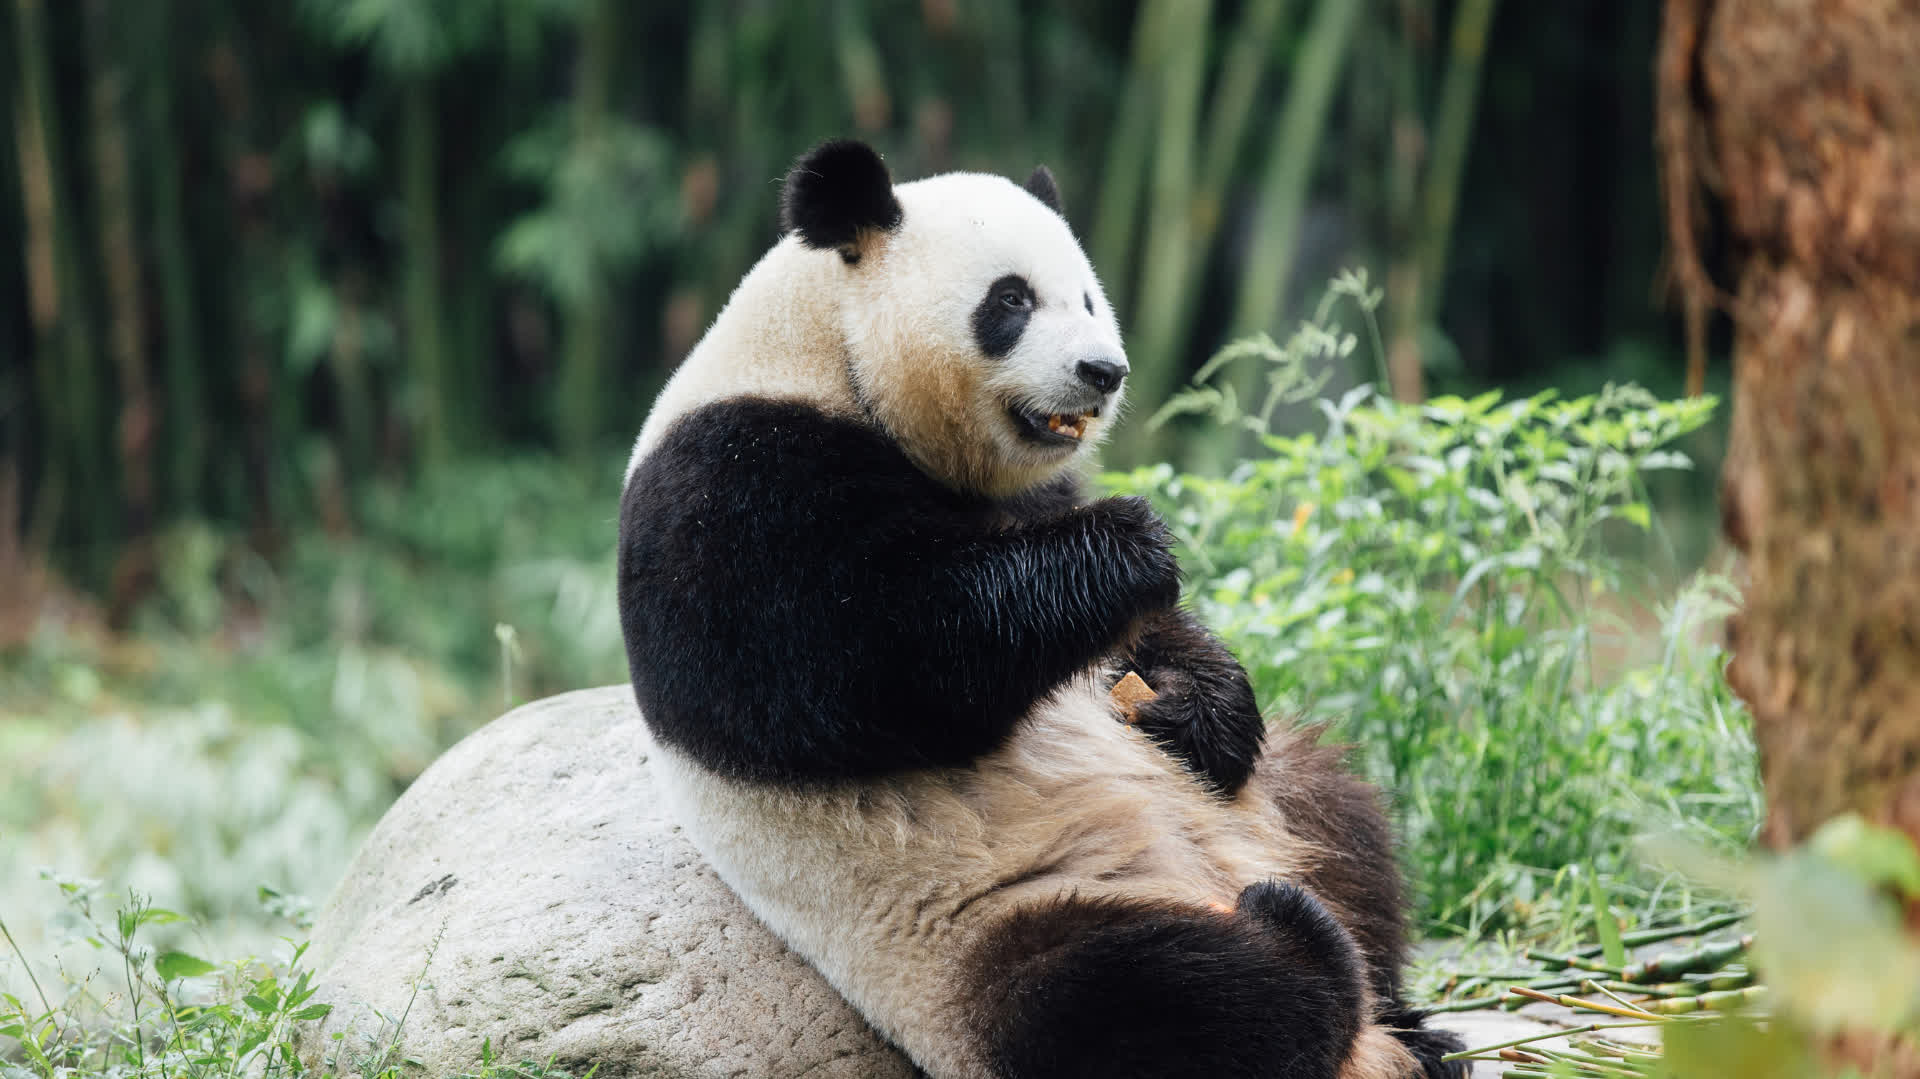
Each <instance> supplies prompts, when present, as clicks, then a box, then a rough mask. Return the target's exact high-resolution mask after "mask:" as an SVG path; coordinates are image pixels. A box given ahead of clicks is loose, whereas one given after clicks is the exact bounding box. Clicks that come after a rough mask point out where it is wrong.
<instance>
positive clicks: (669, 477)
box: [619, 399, 1179, 783]
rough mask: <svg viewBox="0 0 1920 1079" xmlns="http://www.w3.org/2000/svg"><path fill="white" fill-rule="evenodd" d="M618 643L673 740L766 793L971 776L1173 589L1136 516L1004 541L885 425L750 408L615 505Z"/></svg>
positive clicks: (657, 458) (633, 485) (1102, 514)
mask: <svg viewBox="0 0 1920 1079" xmlns="http://www.w3.org/2000/svg"><path fill="white" fill-rule="evenodd" d="M620 537H621V538H620V552H619V593H620V595H619V600H620V617H621V627H622V629H623V631H624V635H625V637H626V643H627V654H628V661H629V667H630V670H631V673H632V676H633V685H634V693H635V696H636V698H637V700H638V702H639V705H640V708H641V711H642V714H644V715H645V716H646V718H647V723H648V726H649V727H650V728H651V729H652V730H653V732H654V734H655V736H656V737H659V738H660V739H662V740H663V741H666V742H668V743H670V744H672V745H674V746H676V747H678V748H680V749H681V750H682V751H683V752H686V753H687V754H688V755H690V756H692V757H693V758H694V759H696V760H698V761H700V762H701V763H702V764H704V765H706V766H707V767H709V768H712V769H714V770H715V771H718V772H722V773H725V774H728V775H734V776H742V777H748V778H753V779H758V780H763V781H770V782H802V783H804V782H814V781H830V780H841V779H853V778H862V777H872V776H877V775H883V774H886V773H891V772H897V771H901V770H905V769H912V768H926V767H938V766H952V765H963V764H967V763H969V762H971V761H973V760H974V759H976V758H978V757H980V756H981V755H982V754H985V753H988V752H990V751H992V750H993V749H994V748H996V747H997V746H999V745H1000V744H1001V743H1002V742H1003V741H1004V740H1005V739H1006V737H1007V736H1008V734H1009V733H1010V732H1011V731H1012V729H1013V727H1014V726H1015V724H1016V723H1018V722H1019V720H1020V719H1021V717H1022V716H1024V715H1025V714H1026V713H1027V712H1028V711H1029V710H1030V709H1031V708H1032V707H1033V705H1034V704H1035V703H1036V702H1038V701H1039V700H1040V699H1041V698H1043V697H1045V696H1047V695H1048V694H1050V693H1052V692H1053V691H1054V690H1056V689H1058V688H1059V687H1060V686H1061V685H1062V684H1063V683H1065V681H1066V680H1067V679H1069V678H1071V677H1072V676H1074V675H1075V674H1077V673H1079V672H1080V671H1083V670H1085V669H1086V668H1087V666H1088V665H1090V664H1092V663H1094V662H1096V661H1098V660H1099V659H1101V658H1102V657H1104V656H1107V655H1109V654H1111V653H1112V652H1113V650H1114V649H1116V648H1117V647H1119V646H1120V645H1121V644H1122V643H1123V641H1124V639H1125V638H1126V636H1127V634H1128V633H1129V631H1130V630H1131V629H1132V627H1133V626H1134V625H1135V624H1136V623H1138V622H1139V620H1140V619H1141V618H1142V617H1144V616H1145V615H1147V614H1149V613H1151V612H1154V611H1159V610H1164V609H1166V608H1167V607H1170V606H1171V605H1172V604H1173V603H1174V601H1175V599H1176V598H1177V596H1178V593H1179V577H1178V567H1177V566H1176V565H1175V562H1174V559H1173V556H1172V555H1171V554H1170V553H1169V551H1168V547H1169V545H1170V543H1171V537H1170V536H1169V534H1168V533H1167V531H1166V527H1165V526H1164V525H1163V524H1162V523H1161V522H1160V519H1159V518H1158V517H1156V516H1155V515H1154V513H1153V511H1152V509H1151V508H1150V507H1148V506H1147V504H1146V503H1145V502H1143V501H1140V500H1138V499H1127V498H1109V499H1102V500H1100V501H1098V502H1094V503H1092V504H1091V505H1088V506H1084V507H1077V508H1073V509H1069V510H1067V511H1066V512H1064V513H1061V514H1059V515H1056V516H1052V517H1046V518H1041V519H1037V520H1033V521H1030V522H1027V523H1021V524H1017V525H1014V526H1012V527H1008V525H1007V515H1006V512H1005V508H1004V507H1003V506H1001V505H998V504H996V503H994V502H992V501H991V500H988V499H985V498H979V497H972V496H967V495H962V494H958V493H955V492H953V491H951V490H949V489H948V488H946V487H944V486H942V485H940V484H939V483H937V482H935V481H934V480H932V479H931V478H929V477H928V476H927V475H926V474H925V473H923V472H921V471H920V470H919V469H918V468H916V467H915V466H914V465H913V463H912V462H911V461H909V460H908V459H907V457H906V456H905V455H904V454H902V453H901V452H900V450H899V448H898V447H897V446H895V445H894V444H893V443H892V442H891V441H889V440H888V439H887V438H886V437H885V436H884V435H882V434H880V433H878V432H876V431H874V430H872V429H871V428H869V427H867V426H865V425H862V424H859V423H855V422H850V421H845V420H838V419H831V418H828V417H826V416H824V415H822V414H821V413H819V412H817V411H815V410H813V409H811V408H808V407H806V406H804V405H800V404H795V403H790V402H772V401H766V400H754V399H740V400H735V401H732V402H726V403H721V404H716V405H709V406H707V407H706V408H703V409H699V410H697V411H695V412H693V413H691V414H689V415H687V416H685V417H683V418H682V419H681V420H680V421H679V422H677V423H676V424H675V425H674V426H673V427H672V428H671V429H670V430H669V431H668V432H667V434H666V435H665V436H664V437H663V438H662V440H661V442H660V444H659V445H658V446H657V447H655V448H654V449H653V450H652V451H651V452H650V453H649V454H648V455H647V457H646V459H645V460H644V461H643V462H642V463H641V465H640V468H639V469H638V471H637V472H636V473H635V474H634V476H633V478H632V480H631V481H630V482H629V483H628V485H627V492H626V495H625V497H624V499H623V502H622V507H621V520H620Z"/></svg>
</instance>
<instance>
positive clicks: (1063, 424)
mask: <svg viewBox="0 0 1920 1079" xmlns="http://www.w3.org/2000/svg"><path fill="white" fill-rule="evenodd" d="M1007 414H1008V415H1009V416H1012V417H1013V427H1014V430H1015V431H1017V432H1019V434H1020V437H1021V438H1024V439H1026V440H1027V441H1029V442H1037V443H1039V444H1040V445H1043V446H1071V445H1074V444H1075V443H1078V442H1079V441H1080V439H1081V438H1083V437H1085V435H1086V433H1087V421H1089V420H1091V419H1093V418H1094V417H1095V416H1098V415H1100V412H1099V410H1098V409H1095V410H1094V411H1092V412H1036V411H1034V410H1033V409H1030V408H1026V407H1023V406H1021V405H1009V406H1008V407H1007Z"/></svg>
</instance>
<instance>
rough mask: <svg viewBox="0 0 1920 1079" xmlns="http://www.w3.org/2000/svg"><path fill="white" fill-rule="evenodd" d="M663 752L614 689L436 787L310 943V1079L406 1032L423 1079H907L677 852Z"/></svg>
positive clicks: (363, 859) (512, 732)
mask: <svg viewBox="0 0 1920 1079" xmlns="http://www.w3.org/2000/svg"><path fill="white" fill-rule="evenodd" d="M651 749H652V743H651V742H650V741H649V739H648V736H647V731H646V727H645V725H644V724H642V723H641V722H640V717H639V713H638V712H637V711H636V710H635V709H634V706H633V698H632V692H631V690H629V689H628V688H627V687H626V686H612V687H607V688H603V689H592V690H583V691H581V692H578V693H568V694H565V695H563V696H559V697H552V698H549V699H547V700H543V701H539V702H536V703H534V704H529V705H526V706H524V707H522V708H519V709H516V710H515V711H513V712H511V713H509V714H507V715H505V716H503V717H501V718H500V719H498V720H496V721H494V722H493V723H491V724H489V725H488V726H486V727H484V728H482V729H481V730H479V731H476V732H475V733H474V734H472V735H470V736H469V737H467V738H466V739H465V740H464V741H462V742H461V743H460V744H459V745H457V746H455V747H453V748H452V749H451V750H449V751H447V753H446V754H445V755H444V756H443V757H441V758H440V760H438V761H437V762H435V763H434V765H433V767H431V768H429V769H427V771H426V773H425V774H423V775H422V776H421V777H420V778H419V780H418V781H416V782H415V783H414V784H413V786H412V788H411V789H409V790H408V791H407V793H406V794H405V796H403V797H402V798H401V799H400V800H399V801H398V802H397V803H395V805H394V806H393V808H392V809H391V810H389V811H388V813H387V815H386V817H385V818H383V819H382V820H381V821H380V823H379V825H378V826H377V827H375V829H374V831H373V834H372V835H370V836H369V837H368V838H367V841H366V843H365V844H363V845H362V846H361V848H360V851H359V853H358V855H356V856H355V858H354V861H353V864H352V866H351V867H349V869H348V871H347V874H346V877H345V879H344V881H343V883H342V884H341V885H340V886H339V888H338V889H336V891H335V893H334V895H333V897H332V899H331V900H329V902H328V903H327V906H326V908H325V909H324V910H323V911H322V912H321V914H320V917H319V919H318V921H317V923H316V924H315V926H314V935H313V950H312V952H311V953H310V954H311V957H312V962H313V963H314V964H315V969H316V970H318V972H319V973H318V975H317V978H316V981H317V983H318V984H319V985H320V986H321V987H322V988H321V992H320V995H319V996H318V997H317V998H316V1000H317V1001H324V1002H327V1003H331V1004H333V1005H334V1010H333V1013H332V1014H331V1015H330V1016H328V1018H327V1020H326V1022H325V1024H324V1025H323V1026H322V1028H321V1029H320V1030H318V1031H316V1032H312V1033H309V1034H308V1035H306V1036H305V1040H304V1042H303V1044H302V1046H301V1051H302V1055H303V1057H304V1058H305V1060H306V1061H307V1063H308V1066H309V1067H313V1066H316V1065H318V1064H320V1063H321V1058H322V1057H325V1056H327V1055H333V1056H334V1057H335V1060H336V1065H335V1066H336V1067H337V1068H338V1069H339V1070H340V1071H344V1072H349V1073H354V1074H357V1072H355V1071H354V1069H353V1067H352V1064H353V1062H354V1061H355V1060H356V1059H358V1058H362V1057H364V1056H366V1055H367V1054H368V1052H369V1051H370V1050H371V1049H372V1048H373V1047H375V1046H383V1045H386V1044H388V1043H389V1042H390V1041H392V1040H393V1035H392V1025H391V1022H390V1021H391V1020H393V1019H397V1018H399V1017H400V1016H401V1015H402V1014H403V1013H405V1015H406V1022H405V1025H404V1028H403V1029H402V1031H401V1033H400V1035H399V1037H398V1051H399V1053H400V1055H401V1056H403V1057H404V1058H407V1059H411V1060H414V1061H418V1062H419V1063H420V1065H421V1066H422V1071H420V1072H417V1073H415V1074H423V1075H426V1076H449V1075H456V1074H459V1073H461V1072H465V1071H473V1070H478V1067H479V1064H480V1059H481V1045H482V1042H483V1041H486V1042H490V1043H491V1047H492V1052H493V1056H494V1058H495V1059H504V1060H507V1061H514V1060H522V1059H533V1060H540V1061H545V1060H547V1059H548V1058H549V1057H555V1058H557V1059H558V1061H559V1062H560V1063H561V1064H562V1065H572V1066H574V1067H576V1068H577V1069H578V1071H577V1072H576V1074H577V1073H583V1072H584V1071H585V1070H586V1067H587V1066H588V1065H590V1064H599V1065H600V1070H599V1072H598V1073H597V1075H598V1076H599V1077H600V1079H626V1077H632V1076H657V1077H661V1079H681V1077H700V1079H706V1077H710V1076H711V1077H718V1076H766V1077H778V1079H788V1077H795V1076H812V1077H819V1079H835V1077H846V1079H856V1077H857V1079H895V1077H898V1079H908V1077H910V1076H912V1075H913V1068H912V1067H911V1065H909V1064H908V1063H907V1061H906V1058H904V1057H903V1056H901V1055H900V1054H899V1053H898V1052H897V1051H895V1050H894V1049H892V1048H891V1047H889V1046H888V1045H887V1044H886V1043H885V1042H884V1041H882V1040H881V1039H880V1038H879V1036H877V1035H876V1034H874V1033H873V1032H872V1030H870V1029H869V1028H868V1027H867V1025H866V1023H865V1022H864V1021H862V1020H861V1018H860V1017H859V1015H858V1014H856V1013H855V1012H854V1011H853V1009H852V1008H850V1007H849V1006H848V1005H847V1004H846V1003H845V1002H844V1001H842V1000H841V999H840V997H839V995H838V994H836V993H835V992H834V991H833V990H832V989H831V988H830V987H829V986H828V985H827V984H826V983H825V982H824V981H823V980H821V978H820V977H819V975H817V974H815V973H814V972H813V970H812V969H811V968H809V967H808V966H807V965H806V963H805V962H804V961H803V960H801V959H800V958H799V957H798V956H796V955H794V954H793V953H792V952H790V951H788V950H787V948H786V947H785V946H784V945H782V944H781V943H780V942H779V940H777V939H776V938H775V937H774V936H773V934H772V933H770V932H769V931H768V930H767V929H766V928H765V927H764V926H762V925H761V924H760V923H759V922H758V921H756V920H755V919H754V917H753V915H752V914H751V913H749V912H748V911H747V909H746V907H745V906H743V905H742V904H741V903H740V900H739V899H738V898H736V897H735V896H734V894H733V893H732V892H731V891H729V890H728V889H727V887H726V885H724V884H722V883H721V882H720V880H719V879H718V878H717V877H715V876H714V874H713V871H712V870H710V869H708V868H707V867H706V865H705V864H704V862H702V860H701V858H700V855H699V854H698V852H696V851H695V850H694V849H693V847H692V845H691V844H689V843H688V842H687V841H686V840H685V839H684V838H682V836H681V835H680V830H679V828H678V827H676V826H675V825H674V824H673V822H672V821H671V820H669V819H668V817H667V814H666V811H665V809H664V807H662V806H661V805H660V804H659V803H658V802H657V801H656V800H655V798H654V795H653V791H652V788H651V785H650V782H649V776H648V772H647V757H648V754H649V752H650V751H651ZM429 957H431V961H429ZM416 988H417V993H416ZM409 1000H411V1005H410V1006H409ZM383 1016H384V1017H385V1018H384V1019H383V1018H382V1017H383ZM335 1032H344V1035H345V1036H344V1037H342V1038H339V1039H335V1038H333V1037H332V1035H333V1034H334V1033H335Z"/></svg>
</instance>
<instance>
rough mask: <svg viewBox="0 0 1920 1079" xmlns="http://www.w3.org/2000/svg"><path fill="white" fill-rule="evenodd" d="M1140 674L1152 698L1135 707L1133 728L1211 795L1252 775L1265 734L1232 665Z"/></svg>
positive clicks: (1248, 689) (1233, 789)
mask: <svg viewBox="0 0 1920 1079" xmlns="http://www.w3.org/2000/svg"><path fill="white" fill-rule="evenodd" d="M1140 674H1141V676H1142V678H1144V679H1145V680H1146V683H1147V685H1148V686H1149V687H1150V688H1152V690H1153V691H1154V694H1155V696H1154V698H1153V699H1152V700H1148V701H1142V702H1141V703H1140V704H1139V705H1137V706H1136V709H1135V711H1134V725H1135V726H1137V727H1139V728H1140V730H1141V731H1142V732H1144V733H1145V734H1146V735H1147V736H1148V737H1150V738H1152V739H1153V740H1154V741H1155V742H1156V743H1158V744H1159V745H1160V747H1161V748H1162V749H1164V750H1166V751H1167V752H1168V753H1169V754H1171V755H1172V756H1173V757H1175V758H1176V759H1178V760H1179V761H1180V762H1181V763H1182V764H1184V765H1186V767H1187V769H1188V771H1191V772H1192V773H1193V774H1194V775H1196V776H1198V777H1200V779H1202V780H1204V781H1205V782H1206V784H1207V785H1208V786H1209V787H1212V788H1213V789H1214V790H1215V791H1216V792H1218V793H1220V794H1222V795H1226V796H1228V797H1231V796H1233V795H1234V794H1235V793H1237V792H1238V791H1239V790H1240V788H1241V786H1243V785H1244V784H1245V783H1246V781H1247V777H1248V776H1250V775H1252V774H1253V766H1254V764H1255V762H1256V761H1258V760H1259V757H1260V743H1261V741H1262V740H1263V738H1264V737H1265V734H1266V721H1265V719H1264V718H1263V717H1262V716H1261V715H1260V709H1259V707H1258V705H1257V704H1256V703H1255V701H1254V696H1253V687H1252V686H1250V685H1249V684H1248V683H1247V678H1246V675H1245V674H1244V673H1243V672H1241V670H1240V669H1239V668H1238V667H1237V666H1236V667H1234V668H1233V669H1232V670H1231V671H1225V670H1199V671H1194V670H1182V669H1179V668H1174V667H1157V668H1154V669H1152V670H1147V671H1142V672H1140Z"/></svg>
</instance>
